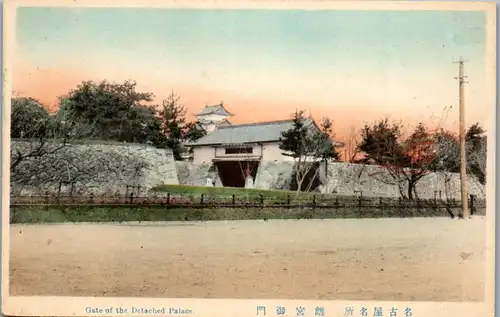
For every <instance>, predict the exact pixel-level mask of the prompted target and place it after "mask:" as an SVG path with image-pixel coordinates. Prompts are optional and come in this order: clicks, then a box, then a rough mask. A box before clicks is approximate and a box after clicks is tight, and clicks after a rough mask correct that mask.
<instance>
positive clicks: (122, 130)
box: [58, 80, 161, 144]
mask: <svg viewBox="0 0 500 317" xmlns="http://www.w3.org/2000/svg"><path fill="white" fill-rule="evenodd" d="M153 98H154V95H153V94H152V93H142V92H137V91H136V83H135V82H133V81H125V82H124V83H121V84H119V83H110V82H108V81H106V80H103V81H101V82H99V83H96V82H93V81H83V82H82V83H81V84H80V85H78V87H77V88H76V89H73V90H71V91H70V92H69V93H68V94H67V95H65V96H62V97H60V107H59V110H58V113H62V114H64V116H65V117H67V118H68V119H69V120H70V121H72V122H77V123H79V124H82V125H87V126H88V127H91V128H89V129H87V130H88V131H87V132H88V133H87V134H82V135H79V136H78V137H79V138H88V139H99V140H113V141H118V142H135V143H153V144H155V143H158V142H161V135H160V133H161V131H160V126H161V125H160V121H159V118H158V117H157V115H156V110H155V108H154V107H153V106H150V105H149V104H148V103H150V102H151V101H153Z"/></svg>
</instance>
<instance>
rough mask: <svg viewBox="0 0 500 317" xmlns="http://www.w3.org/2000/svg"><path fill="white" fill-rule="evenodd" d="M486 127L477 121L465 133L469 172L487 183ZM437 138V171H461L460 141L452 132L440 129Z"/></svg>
mask: <svg viewBox="0 0 500 317" xmlns="http://www.w3.org/2000/svg"><path fill="white" fill-rule="evenodd" d="M484 133H485V131H484V129H483V128H482V127H481V126H480V125H479V124H478V123H475V124H473V125H472V126H470V127H469V129H467V131H466V134H465V142H466V160H467V172H468V173H470V174H472V175H474V176H475V177H477V179H478V180H479V182H480V183H481V184H483V185H484V184H486V160H487V158H486V149H487V142H486V136H485V135H484ZM435 139H436V161H435V166H434V169H435V170H436V171H445V172H452V173H458V172H460V143H459V140H458V138H457V137H456V136H455V135H454V134H452V133H451V132H448V131H444V130H440V131H438V132H437V133H436V134H435Z"/></svg>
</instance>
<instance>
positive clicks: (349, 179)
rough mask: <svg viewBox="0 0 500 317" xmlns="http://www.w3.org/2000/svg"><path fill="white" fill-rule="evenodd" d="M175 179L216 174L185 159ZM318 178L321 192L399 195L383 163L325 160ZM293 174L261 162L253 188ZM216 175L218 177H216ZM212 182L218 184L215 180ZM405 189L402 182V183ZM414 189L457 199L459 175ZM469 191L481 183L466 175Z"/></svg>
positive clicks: (201, 181)
mask: <svg viewBox="0 0 500 317" xmlns="http://www.w3.org/2000/svg"><path fill="white" fill-rule="evenodd" d="M176 166H177V174H178V175H179V183H180V184H186V185H196V186H205V185H206V179H207V178H208V177H210V178H213V177H216V173H217V172H216V171H215V169H212V170H211V172H209V169H210V166H209V165H208V164H201V165H196V164H193V163H189V162H177V163H176ZM319 174H320V178H321V183H322V185H321V186H320V187H319V190H320V191H321V192H323V193H337V194H339V195H348V196H357V195H360V193H362V195H363V196H366V197H400V196H401V194H400V191H399V186H398V185H397V183H396V182H395V181H394V179H393V178H392V177H391V175H390V174H389V173H388V172H387V170H386V169H385V168H383V167H378V166H373V165H361V164H349V163H339V162H333V163H329V164H328V167H327V173H326V174H325V168H324V165H323V164H322V165H321V171H320V173H319ZM292 176H293V163H291V162H273V161H267V162H266V161H264V162H261V163H260V165H259V168H258V170H257V176H256V178H255V184H254V187H255V188H263V189H266V188H269V189H289V185H290V180H291V177H292ZM217 179H218V177H217ZM216 186H220V181H218V183H217V185H216ZM402 191H403V192H404V193H406V185H403V186H402ZM416 193H417V196H418V197H419V198H422V199H434V198H441V199H447V198H448V199H460V177H459V174H457V173H429V174H428V175H425V176H424V177H423V178H422V179H421V180H420V181H419V182H418V183H417V186H416ZM469 193H470V194H473V195H476V196H477V197H478V198H484V197H485V187H484V186H483V185H481V184H480V183H479V182H478V181H477V179H475V178H474V177H471V178H470V179H469Z"/></svg>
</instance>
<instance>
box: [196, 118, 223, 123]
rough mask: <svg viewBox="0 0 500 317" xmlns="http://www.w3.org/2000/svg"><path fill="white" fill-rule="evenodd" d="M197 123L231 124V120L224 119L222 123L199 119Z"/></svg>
mask: <svg viewBox="0 0 500 317" xmlns="http://www.w3.org/2000/svg"><path fill="white" fill-rule="evenodd" d="M197 123H200V124H211V123H215V124H231V122H229V120H227V119H224V120H222V121H216V120H206V119H199V120H198V121H197Z"/></svg>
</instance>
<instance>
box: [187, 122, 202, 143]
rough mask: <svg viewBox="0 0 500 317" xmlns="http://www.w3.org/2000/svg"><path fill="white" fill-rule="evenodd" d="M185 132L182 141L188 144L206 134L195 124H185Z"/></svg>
mask: <svg viewBox="0 0 500 317" xmlns="http://www.w3.org/2000/svg"><path fill="white" fill-rule="evenodd" d="M185 130H186V132H185V134H184V139H185V140H187V141H189V142H194V141H196V140H198V139H201V138H202V137H204V136H205V135H206V134H207V132H206V131H205V130H204V129H203V128H202V127H201V126H200V125H199V124H198V123H197V122H190V123H188V124H186V129H185Z"/></svg>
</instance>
